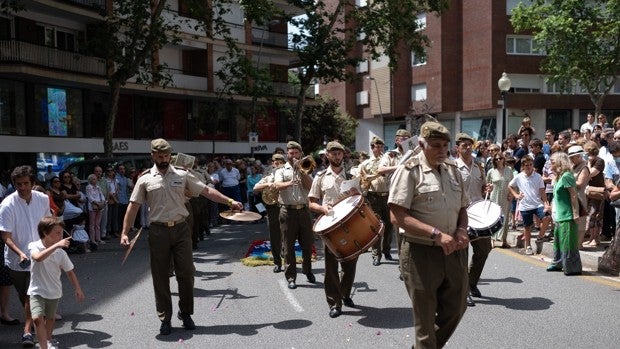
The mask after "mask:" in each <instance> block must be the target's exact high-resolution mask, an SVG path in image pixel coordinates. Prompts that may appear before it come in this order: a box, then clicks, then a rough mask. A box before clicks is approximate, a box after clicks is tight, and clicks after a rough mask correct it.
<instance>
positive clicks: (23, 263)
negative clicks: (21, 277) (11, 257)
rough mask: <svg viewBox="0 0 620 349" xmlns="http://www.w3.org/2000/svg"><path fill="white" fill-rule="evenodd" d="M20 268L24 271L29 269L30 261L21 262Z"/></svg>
mask: <svg viewBox="0 0 620 349" xmlns="http://www.w3.org/2000/svg"><path fill="white" fill-rule="evenodd" d="M19 266H20V267H21V268H22V269H27V268H28V267H29V266H30V259H24V260H23V261H21V262H19Z"/></svg>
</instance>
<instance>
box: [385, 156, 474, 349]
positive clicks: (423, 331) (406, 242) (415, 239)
mask: <svg viewBox="0 0 620 349" xmlns="http://www.w3.org/2000/svg"><path fill="white" fill-rule="evenodd" d="M388 203H389V204H393V205H398V206H402V207H405V208H407V209H408V210H409V213H410V214H411V216H413V217H414V218H416V219H418V220H420V221H422V222H424V223H427V224H429V225H432V226H434V227H436V228H437V229H439V230H440V231H441V232H443V233H446V234H451V233H453V232H455V231H456V229H457V224H458V216H459V212H460V211H461V209H462V208H464V207H467V205H468V204H469V197H468V196H467V193H466V191H465V187H464V185H463V180H462V178H461V176H460V173H459V172H458V170H457V168H456V166H455V164H454V162H453V161H450V160H446V161H445V162H444V163H442V164H441V165H440V166H439V171H437V170H435V169H434V168H432V167H431V166H429V164H428V162H427V161H426V157H425V155H424V152H421V153H419V154H417V155H416V156H414V157H413V158H412V159H410V160H408V161H407V162H406V163H405V164H404V165H403V166H400V167H398V169H397V170H396V171H395V172H394V175H393V176H392V185H391V186H390V195H389V198H388ZM402 238H403V241H402V245H401V247H400V253H401V254H400V267H401V273H402V276H403V280H404V282H405V285H406V288H407V291H408V293H409V297H410V298H411V301H412V303H413V317H414V319H415V332H416V344H415V347H416V348H440V347H442V346H444V345H445V344H446V342H447V340H448V338H450V335H451V334H452V333H453V332H454V330H455V329H456V327H457V325H458V323H459V321H460V319H461V317H462V316H463V314H464V312H465V308H466V302H465V298H466V295H467V250H464V249H461V250H457V251H455V252H453V253H451V254H450V255H447V256H446V255H444V253H443V249H442V248H441V247H440V246H439V245H435V243H434V240H431V239H430V238H424V237H421V236H419V235H414V234H413V233H410V232H407V231H404V235H403V237H402Z"/></svg>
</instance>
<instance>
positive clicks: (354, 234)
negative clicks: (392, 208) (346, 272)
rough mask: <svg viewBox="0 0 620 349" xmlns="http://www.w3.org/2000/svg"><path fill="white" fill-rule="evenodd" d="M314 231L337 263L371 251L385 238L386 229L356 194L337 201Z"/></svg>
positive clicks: (321, 218)
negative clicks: (377, 242) (370, 249)
mask: <svg viewBox="0 0 620 349" xmlns="http://www.w3.org/2000/svg"><path fill="white" fill-rule="evenodd" d="M312 229H313V230H314V232H315V233H317V234H318V235H319V237H320V238H321V240H323V243H325V246H327V248H329V250H330V251H331V252H332V253H333V254H334V255H335V256H336V259H337V260H338V261H348V260H351V259H354V258H355V257H357V256H359V255H360V254H361V253H363V252H366V251H368V249H369V248H370V247H372V245H374V244H375V242H376V241H377V240H378V239H379V237H380V236H381V235H383V230H384V229H385V226H384V224H383V221H381V220H380V219H379V217H377V215H376V214H375V212H374V211H373V210H372V209H371V208H370V206H369V205H368V204H367V203H366V202H365V201H364V197H363V196H362V195H353V196H349V197H346V198H343V199H341V200H340V201H338V202H337V203H336V204H335V205H334V207H333V209H332V212H330V214H329V215H323V216H321V217H319V218H318V219H317V220H316V222H314V226H313V228H312Z"/></svg>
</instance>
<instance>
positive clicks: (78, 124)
mask: <svg viewBox="0 0 620 349" xmlns="http://www.w3.org/2000/svg"><path fill="white" fill-rule="evenodd" d="M23 3H24V5H25V7H26V8H25V10H24V11H19V12H17V13H12V14H10V15H0V169H2V170H4V169H7V168H9V167H12V166H15V165H19V164H34V163H35V161H36V162H38V163H39V165H41V166H45V165H47V164H50V163H51V164H52V165H53V166H54V170H56V171H58V170H60V169H62V166H63V162H66V161H74V160H75V159H79V158H84V157H86V158H88V157H91V156H94V155H101V153H102V152H103V141H102V138H103V133H104V125H105V120H106V118H107V111H108V107H109V100H110V98H109V93H108V87H107V81H106V66H105V62H104V61H103V60H102V59H100V58H99V57H94V56H90V55H88V53H87V52H86V51H85V50H84V47H85V43H87V42H88V40H89V38H90V37H91V36H92V26H93V24H95V23H97V22H98V21H100V20H101V17H100V15H99V13H100V11H101V10H102V9H109V8H111V6H112V0H29V1H24V2H23ZM276 3H277V4H279V6H286V2H284V1H276ZM168 4H169V6H170V8H169V10H164V14H163V15H164V16H166V17H167V18H173V15H177V16H179V17H182V18H183V24H182V35H181V41H180V42H179V43H178V44H174V45H172V44H171V45H167V46H165V47H163V48H161V49H160V50H159V52H158V53H157V55H158V59H159V62H160V63H166V64H167V66H168V69H169V73H170V74H171V76H172V82H173V84H172V85H170V86H167V87H166V88H159V87H149V88H146V87H145V86H144V85H141V84H137V83H136V82H135V79H134V80H130V81H129V83H128V84H127V85H126V86H124V88H123V90H122V93H121V97H120V103H119V112H118V116H117V119H116V124H115V128H114V137H113V138H114V140H113V143H114V152H115V154H116V155H128V154H144V153H145V152H148V150H149V146H148V144H149V141H150V139H152V138H156V137H164V138H166V139H168V140H169V141H170V142H171V143H172V145H173V147H174V150H175V152H184V153H189V154H250V153H252V154H256V157H258V158H261V157H267V156H268V154H271V153H272V152H273V151H274V149H275V147H277V146H283V145H285V141H286V136H287V134H288V133H289V132H288V130H289V129H291V128H292V126H290V125H289V121H288V120H287V118H286V116H285V113H283V112H282V111H281V110H277V109H275V107H273V106H272V105H271V104H268V103H266V102H265V101H263V100H260V99H259V100H258V101H254V102H253V101H252V100H251V98H250V97H247V96H232V99H229V98H228V97H226V102H225V103H222V100H221V98H220V99H218V90H219V89H220V88H221V87H222V84H223V83H222V81H220V80H219V79H218V78H217V76H216V75H215V73H216V72H217V71H218V70H219V69H220V68H221V64H220V63H219V62H218V58H219V57H221V56H223V55H224V53H225V49H226V47H225V46H224V43H223V42H222V41H221V40H220V39H221V38H218V37H216V38H215V39H214V40H210V39H208V38H207V37H206V36H205V35H204V33H201V32H200V31H197V30H195V28H194V24H196V23H197V21H195V20H192V19H191V18H189V14H188V11H187V8H186V6H185V5H184V4H183V2H182V0H169V1H168ZM286 10H287V11H289V12H292V11H294V10H295V9H294V8H290V7H287V8H286ZM293 13H294V12H293ZM225 20H226V22H227V24H228V25H229V28H230V30H231V33H232V35H233V36H234V37H235V39H236V40H237V41H238V43H239V45H240V47H241V48H242V49H244V50H245V52H246V54H247V55H248V57H251V58H252V60H253V61H254V62H255V64H257V66H258V65H260V66H261V67H264V68H268V69H269V71H270V73H271V76H272V80H273V81H274V86H273V87H274V91H276V92H275V94H276V97H277V98H280V99H284V100H286V99H290V100H291V103H290V104H291V105H294V96H295V95H296V91H295V87H294V86H292V85H290V84H289V83H288V69H289V67H291V65H292V62H293V58H294V56H293V55H292V53H291V52H290V51H289V50H288V35H287V30H288V28H287V23H286V22H285V21H278V20H274V21H271V22H270V23H269V24H268V25H266V26H256V25H255V24H254V23H249V22H248V21H246V20H245V18H244V13H243V11H242V9H241V7H240V6H239V5H236V6H235V5H233V6H231V11H230V12H229V13H228V14H227V16H226V18H225ZM186 21H187V22H186ZM308 93H310V94H313V93H314V91H313V90H311V91H309V92H308ZM310 96H311V97H313V95H310ZM257 105H258V107H257ZM253 110H254V111H256V114H254V115H255V119H254V118H252V117H251V116H250V115H251V114H252V111H253ZM253 121H254V125H255V127H253V125H252V122H253ZM252 131H256V134H257V137H251V138H252V139H250V137H249V135H250V133H251V132H252Z"/></svg>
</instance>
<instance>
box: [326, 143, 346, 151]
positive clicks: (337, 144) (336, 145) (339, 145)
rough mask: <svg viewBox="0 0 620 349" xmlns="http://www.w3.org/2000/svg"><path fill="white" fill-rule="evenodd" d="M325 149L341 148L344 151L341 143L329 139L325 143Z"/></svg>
mask: <svg viewBox="0 0 620 349" xmlns="http://www.w3.org/2000/svg"><path fill="white" fill-rule="evenodd" d="M325 149H327V151H331V150H342V151H344V147H343V146H342V144H340V143H338V142H336V141H331V142H329V143H327V147H325Z"/></svg>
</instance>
